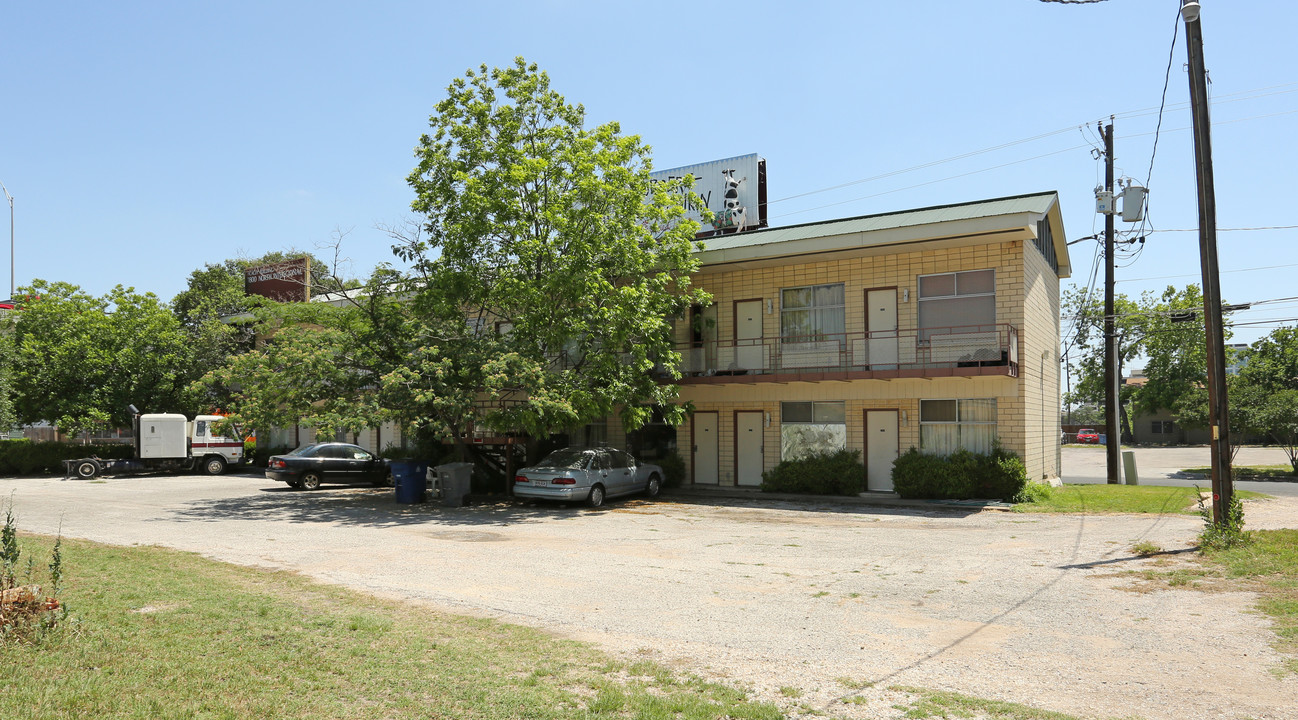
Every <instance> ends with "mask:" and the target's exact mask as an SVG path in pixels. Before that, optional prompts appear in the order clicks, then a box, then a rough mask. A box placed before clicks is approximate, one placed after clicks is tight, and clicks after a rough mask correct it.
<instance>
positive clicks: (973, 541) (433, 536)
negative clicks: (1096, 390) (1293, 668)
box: [0, 475, 1298, 720]
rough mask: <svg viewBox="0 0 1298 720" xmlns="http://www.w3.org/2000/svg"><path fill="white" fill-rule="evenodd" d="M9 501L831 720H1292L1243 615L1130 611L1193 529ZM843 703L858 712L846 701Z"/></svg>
mask: <svg viewBox="0 0 1298 720" xmlns="http://www.w3.org/2000/svg"><path fill="white" fill-rule="evenodd" d="M0 494H2V495H3V496H4V497H6V498H9V497H12V500H13V503H14V506H15V508H16V512H17V514H18V515H19V518H20V519H19V523H20V525H19V527H20V529H21V530H24V531H32V532H42V533H54V532H56V531H58V530H59V529H60V528H61V529H62V532H63V534H64V535H66V536H73V537H80V538H87V539H91V540H96V541H100V542H107V543H117V544H159V545H166V546H170V547H175V548H180V549H184V550H191V551H195V552H199V553H202V554H204V555H206V556H209V557H212V558H216V559H219V560H224V561H229V562H235V563H241V564H247V565H255V566H263V567H270V568H279V569H293V570H298V571H300V572H302V573H305V574H307V575H310V576H313V577H316V578H319V579H321V580H324V581H327V582H333V583H339V584H343V585H347V586H350V587H354V588H357V589H361V590H365V591H369V592H373V593H377V594H381V595H384V596H389V597H399V598H406V599H409V600H411V601H412V610H411V612H424V611H433V610H437V609H446V610H450V611H453V612H459V613H467V614H477V615H486V616H490V617H496V618H500V619H503V620H507V621H510V622H518V623H524V624H529V625H535V626H539V627H544V628H548V629H550V630H553V631H555V632H558V633H561V634H564V635H567V636H572V637H578V638H581V639H586V640H591V641H594V642H596V643H598V644H600V645H602V646H604V647H606V648H608V649H610V650H613V651H616V652H623V653H632V654H639V655H643V656H646V657H649V658H652V659H656V660H659V661H661V662H664V663H667V664H670V665H674V666H677V667H681V668H684V669H688V670H691V671H695V672H698V673H700V674H703V675H705V676H708V677H711V678H716V679H723V680H726V681H729V682H735V683H738V684H741V685H744V686H746V687H750V688H752V689H754V690H755V691H757V692H758V693H759V694H760V695H762V696H763V697H765V698H766V699H772V700H780V701H781V702H783V703H784V704H785V705H786V706H791V705H795V704H797V705H805V706H808V707H811V708H815V709H817V710H820V711H822V712H824V713H827V714H829V715H831V716H835V717H897V716H899V715H898V714H897V713H898V711H896V710H895V709H893V708H891V707H890V700H889V694H888V693H887V691H886V690H884V688H886V687H888V686H891V685H913V686H920V687H925V688H930V689H947V690H954V691H958V692H963V693H968V694H972V695H976V696H981V697H985V698H993V699H1002V700H1011V701H1016V702H1021V703H1026V704H1030V705H1033V706H1036V707H1041V708H1048V709H1052V710H1059V711H1064V712H1069V713H1073V714H1077V715H1080V716H1083V717H1130V716H1136V717H1144V718H1178V720H1179V719H1184V718H1209V717H1230V718H1235V717H1252V718H1294V717H1298V710H1295V708H1298V679H1295V678H1294V677H1292V676H1289V677H1283V678H1278V677H1277V676H1276V675H1275V674H1273V673H1272V672H1271V671H1272V669H1273V668H1275V667H1276V666H1277V665H1278V663H1279V661H1280V658H1279V656H1278V655H1277V654H1276V653H1275V651H1274V650H1273V649H1272V648H1271V647H1270V644H1271V642H1272V634H1271V632H1270V629H1269V624H1268V621H1267V620H1266V618H1264V617H1262V616H1259V615H1257V614H1254V613H1252V612H1250V610H1249V608H1250V603H1251V601H1252V597H1251V595H1249V594H1247V593H1200V592H1191V591H1181V590H1157V591H1152V592H1148V591H1146V592H1137V591H1136V588H1135V587H1134V584H1133V582H1132V581H1131V580H1130V579H1129V578H1128V577H1124V576H1122V575H1120V573H1123V572H1125V571H1128V570H1134V569H1139V568H1142V567H1147V566H1148V565H1149V564H1150V563H1151V562H1154V561H1151V560H1142V559H1139V558H1137V557H1135V556H1134V555H1133V553H1132V552H1131V551H1130V547H1131V545H1132V544H1133V543H1135V542H1138V541H1149V542H1153V543H1155V544H1157V545H1159V546H1161V547H1162V548H1164V549H1166V550H1169V551H1177V550H1184V549H1185V548H1187V546H1188V545H1189V544H1190V543H1191V542H1192V540H1193V538H1194V536H1195V534H1196V533H1197V531H1198V529H1199V520H1198V518H1195V517H1192V516H1159V517H1142V516H1040V515H1020V514H1014V513H1006V512H966V511H951V510H935V509H920V508H910V509H907V508H875V507H863V506H843V505H839V504H834V503H830V502H806V503H802V502H797V503H793V502H771V501H766V500H762V499H760V498H754V499H751V500H748V499H743V500H701V499H694V498H680V497H677V498H665V499H664V500H662V501H659V502H652V503H651V502H645V501H641V500H630V501H620V502H614V503H612V504H611V505H610V506H609V507H607V508H605V509H602V510H595V511H592V510H586V509H581V508H576V507H563V506H557V505H544V506H539V507H536V506H518V505H513V504H508V503H500V504H488V505H477V506H472V507H466V508H440V507H436V506H432V505H418V506H409V505H397V504H395V503H394V502H393V501H392V494H391V491H383V490H375V489H370V488H363V487H352V488H348V487H329V488H327V489H324V490H320V491H316V492H312V493H306V492H295V491H290V490H288V489H286V488H284V487H283V486H282V485H280V484H278V483H274V482H270V481H267V480H264V479H262V478H260V477H254V476H248V475H245V476H236V475H232V476H224V477H218V478H210V477H201V476H193V477H190V476H180V477H145V478H110V479H107V480H102V481H95V482H85V481H74V480H70V481H60V480H57V479H20V480H0ZM1248 512H1249V519H1250V522H1251V523H1252V524H1253V525H1254V526H1265V525H1277V526H1291V525H1292V523H1291V522H1290V521H1291V520H1292V519H1295V518H1298V499H1294V498H1281V499H1279V500H1275V501H1270V502H1268V503H1266V504H1264V505H1263V504H1252V506H1251V507H1250V508H1249V509H1248ZM1165 561H1170V562H1184V559H1182V558H1181V557H1180V556H1179V555H1177V554H1170V555H1168V556H1166V558H1165ZM69 563H70V565H71V568H72V572H75V564H76V561H75V558H69ZM843 679H849V680H851V681H853V682H855V683H862V682H870V683H874V684H875V686H874V687H873V688H869V689H864V690H852V689H849V688H848V687H847V686H846V684H845V683H844V681H843ZM781 687H796V688H798V689H799V690H800V691H801V693H802V695H801V697H799V698H798V699H797V700H796V702H794V701H790V700H789V699H788V698H785V697H783V695H781V693H780V692H779V688H781ZM853 695H861V696H864V697H866V698H867V700H868V702H867V703H866V704H864V705H855V704H844V703H842V702H841V701H840V699H841V698H844V697H848V696H853Z"/></svg>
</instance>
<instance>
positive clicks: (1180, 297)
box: [1062, 285, 1229, 440]
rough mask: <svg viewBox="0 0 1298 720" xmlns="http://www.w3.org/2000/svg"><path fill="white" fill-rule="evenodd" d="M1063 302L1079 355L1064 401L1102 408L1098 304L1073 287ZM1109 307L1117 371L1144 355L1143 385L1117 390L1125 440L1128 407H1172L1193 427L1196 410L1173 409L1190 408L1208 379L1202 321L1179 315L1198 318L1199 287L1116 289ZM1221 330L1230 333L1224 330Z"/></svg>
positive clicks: (1200, 305) (1101, 335)
mask: <svg viewBox="0 0 1298 720" xmlns="http://www.w3.org/2000/svg"><path fill="white" fill-rule="evenodd" d="M1062 305H1063V307H1064V314H1065V315H1066V316H1067V315H1074V314H1075V316H1076V317H1078V318H1079V320H1078V321H1077V333H1078V335H1077V343H1076V345H1077V348H1078V349H1079V350H1080V351H1081V360H1080V361H1079V362H1078V363H1077V364H1076V365H1075V366H1074V367H1076V368H1077V371H1078V382H1077V384H1076V385H1075V386H1074V390H1073V393H1072V394H1071V395H1069V397H1068V400H1069V402H1080V403H1090V404H1093V405H1096V406H1099V407H1103V405H1104V400H1105V393H1104V307H1103V303H1102V301H1101V300H1100V299H1099V298H1096V297H1094V296H1092V297H1090V298H1087V297H1086V296H1085V295H1084V293H1082V292H1081V291H1080V290H1078V289H1075V290H1073V291H1072V292H1070V293H1065V295H1064V299H1063V303H1062ZM1114 311H1115V313H1114V314H1115V316H1116V317H1115V320H1114V324H1115V327H1116V329H1117V332H1118V356H1119V363H1118V369H1119V373H1123V372H1125V369H1126V368H1128V367H1130V366H1131V364H1132V363H1134V362H1135V361H1137V360H1138V359H1140V358H1144V361H1145V376H1146V378H1147V380H1146V382H1145V384H1144V385H1143V386H1139V387H1137V386H1133V385H1122V386H1120V387H1119V389H1118V398H1119V405H1120V416H1121V422H1122V435H1123V438H1124V439H1127V440H1129V439H1130V438H1131V436H1132V432H1131V418H1130V417H1129V414H1128V408H1133V409H1135V410H1136V411H1138V412H1144V413H1154V412H1158V411H1160V410H1164V409H1168V410H1172V411H1173V412H1174V413H1176V414H1177V420H1178V421H1179V422H1182V423H1183V424H1185V425H1188V426H1191V427H1194V426H1196V424H1197V423H1198V422H1199V418H1198V415H1197V414H1194V413H1190V414H1187V415H1185V416H1184V417H1182V416H1181V414H1180V410H1178V408H1180V409H1186V408H1190V407H1193V405H1194V402H1195V399H1194V398H1196V397H1197V396H1198V394H1199V393H1200V392H1201V391H1202V387H1203V383H1204V382H1205V381H1206V379H1207V369H1206V368H1207V366H1206V364H1205V363H1206V360H1205V358H1206V344H1205V342H1204V335H1203V333H1204V329H1203V323H1202V322H1195V321H1189V322H1183V321H1180V320H1179V317H1182V316H1184V315H1185V314H1186V313H1191V312H1194V313H1198V314H1199V315H1198V316H1199V317H1202V313H1203V295H1202V294H1201V293H1200V292H1199V288H1198V286H1197V285H1188V286H1186V287H1185V288H1184V289H1177V288H1175V287H1170V286H1169V287H1168V288H1167V289H1166V290H1164V291H1163V292H1162V293H1161V294H1160V295H1154V294H1153V293H1144V294H1142V295H1141V297H1140V299H1139V300H1131V299H1130V298H1128V297H1127V296H1125V295H1121V294H1119V295H1117V296H1115V298H1114ZM1226 334H1227V337H1229V329H1228V330H1227V333H1226ZM1205 407H1206V406H1205Z"/></svg>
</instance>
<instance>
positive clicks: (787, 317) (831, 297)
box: [780, 283, 846, 341]
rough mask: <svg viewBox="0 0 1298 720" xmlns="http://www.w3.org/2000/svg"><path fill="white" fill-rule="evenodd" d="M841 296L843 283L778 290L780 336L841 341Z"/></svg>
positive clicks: (844, 319) (842, 323)
mask: <svg viewBox="0 0 1298 720" xmlns="http://www.w3.org/2000/svg"><path fill="white" fill-rule="evenodd" d="M843 298H844V294H843V283H837V284H834V285H811V286H808V287H800V288H785V289H784V290H781V291H780V337H782V338H785V339H789V340H820V339H826V338H828V339H835V340H840V341H841V340H842V339H843V333H844V332H845V321H846V311H845V307H844V302H843Z"/></svg>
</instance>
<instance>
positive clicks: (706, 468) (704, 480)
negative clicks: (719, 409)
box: [694, 412, 718, 485]
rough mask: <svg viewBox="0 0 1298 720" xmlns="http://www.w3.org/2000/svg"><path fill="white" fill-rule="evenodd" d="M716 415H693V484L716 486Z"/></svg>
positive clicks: (703, 413) (709, 413)
mask: <svg viewBox="0 0 1298 720" xmlns="http://www.w3.org/2000/svg"><path fill="white" fill-rule="evenodd" d="M717 447H718V445H717V413H714V412H701V413H694V483H695V484H697V485H716V484H717Z"/></svg>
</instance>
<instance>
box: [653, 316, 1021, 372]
mask: <svg viewBox="0 0 1298 720" xmlns="http://www.w3.org/2000/svg"><path fill="white" fill-rule="evenodd" d="M1018 346H1019V338H1018V330H1017V329H1015V328H1014V327H1013V326H1010V325H1005V324H1000V325H968V326H963V327H949V328H925V329H923V330H917V329H911V330H891V331H887V332H873V333H867V332H859V333H843V334H841V335H817V336H815V337H804V338H774V339H772V338H762V339H757V340H730V341H720V342H704V343H690V344H688V345H683V346H677V348H676V350H677V352H679V353H680V354H681V366H680V371H681V379H680V380H678V381H675V382H678V383H680V384H682V385H686V384H699V383H753V382H777V383H783V382H816V381H821V380H870V379H877V380H893V379H897V378H935V377H976V376H981V375H1002V376H1007V377H1018V374H1019V362H1018Z"/></svg>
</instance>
